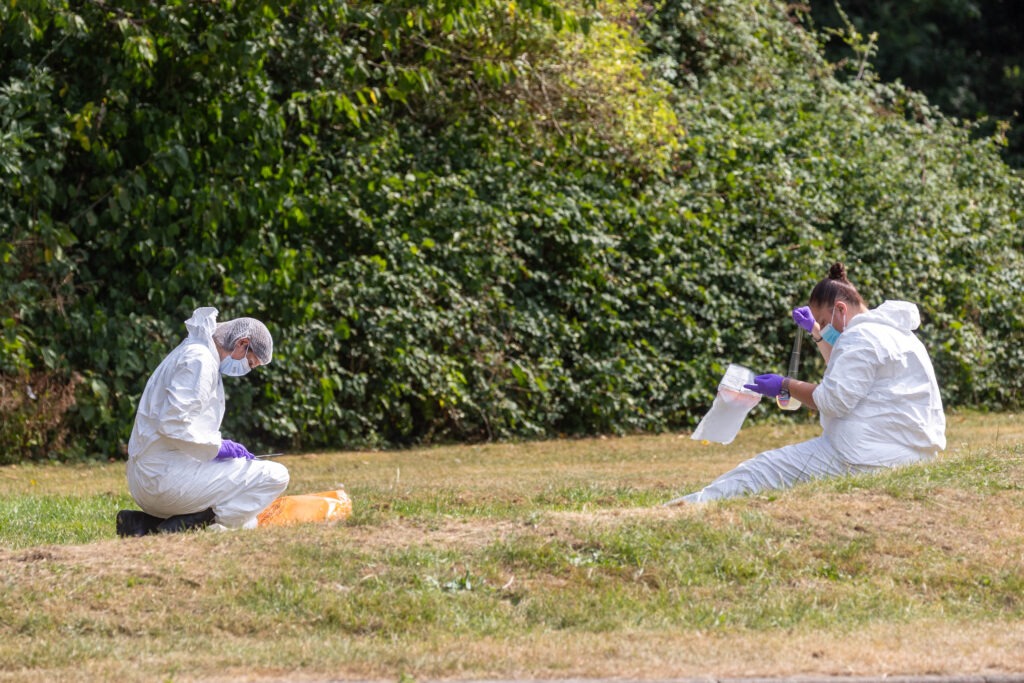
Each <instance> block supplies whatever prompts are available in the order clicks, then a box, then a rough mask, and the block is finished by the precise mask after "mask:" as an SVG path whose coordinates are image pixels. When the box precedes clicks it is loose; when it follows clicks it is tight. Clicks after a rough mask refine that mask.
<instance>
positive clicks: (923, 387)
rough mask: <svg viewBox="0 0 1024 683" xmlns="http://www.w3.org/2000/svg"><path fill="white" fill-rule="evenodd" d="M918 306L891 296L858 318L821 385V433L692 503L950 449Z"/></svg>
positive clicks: (728, 476)
mask: <svg viewBox="0 0 1024 683" xmlns="http://www.w3.org/2000/svg"><path fill="white" fill-rule="evenodd" d="M920 324H921V316H920V313H919V312H918V310H917V306H916V305H915V304H913V303H910V302H906V301H886V302H885V303H883V304H882V305H881V306H879V307H878V308H875V309H872V310H870V311H868V312H866V313H861V314H860V315H857V316H854V317H853V318H852V319H851V320H850V321H849V323H848V325H847V326H846V328H845V329H844V331H843V333H842V334H841V335H840V336H839V339H838V341H836V344H835V346H834V347H833V349H832V355H831V356H830V358H829V362H828V366H827V367H826V369H825V376H824V377H823V378H822V380H821V383H820V384H819V385H818V386H817V388H815V390H814V403H815V404H816V405H817V407H818V411H819V413H820V416H821V427H822V434H821V436H819V437H817V438H814V439H811V440H810V441H804V442H802V443H798V444H794V445H792V446H784V447H782V448H778V449H775V450H771V451H766V452H764V453H761V454H760V455H758V456H756V457H754V458H751V459H750V460H747V461H746V462H744V463H742V464H740V465H739V466H738V467H736V468H735V469H733V470H732V471H730V472H727V473H725V474H723V475H722V476H720V477H719V478H718V479H716V480H715V481H713V482H712V483H711V484H709V485H708V486H706V487H705V488H704V489H702V490H701V491H697V492H695V493H691V494H689V495H687V496H684V497H683V500H684V501H686V502H691V503H699V502H705V501H709V500H715V499H718V498H730V497H733V496H740V495H744V494H748V493H754V492H757V491H762V490H765V489H781V488H788V487H790V486H792V485H794V484H796V483H799V482H802V481H807V480H809V479H815V478H820V477H830V476H838V475H844V474H853V473H859V472H870V471H873V470H878V469H881V468H886V467H896V466H898V465H905V464H909V463H914V462H918V461H923V460H930V459H932V458H933V457H935V455H936V454H937V453H938V452H939V451H941V450H943V449H944V448H945V447H946V435H945V433H946V417H945V414H944V413H943V410H942V398H941V396H940V395H939V385H938V383H937V382H936V381H935V371H934V369H933V368H932V362H931V359H930V358H929V356H928V351H927V350H926V349H925V348H924V345H923V344H922V343H921V341H920V340H919V339H918V338H917V337H916V336H915V335H914V333H913V330H916V329H917V328H918V326H920Z"/></svg>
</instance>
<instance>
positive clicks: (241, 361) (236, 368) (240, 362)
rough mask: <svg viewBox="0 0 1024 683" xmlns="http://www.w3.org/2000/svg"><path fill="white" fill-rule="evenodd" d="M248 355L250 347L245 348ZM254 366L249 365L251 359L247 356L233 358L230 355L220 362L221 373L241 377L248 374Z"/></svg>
mask: <svg viewBox="0 0 1024 683" xmlns="http://www.w3.org/2000/svg"><path fill="white" fill-rule="evenodd" d="M245 353H246V355H248V353H249V347H246V349H245ZM250 370H252V368H250V367H249V359H248V358H246V357H245V356H242V357H241V358H232V357H231V356H228V357H227V358H225V359H224V360H222V361H221V362H220V374H222V375H224V376H225V377H241V376H242V375H246V374H248V373H249V371H250Z"/></svg>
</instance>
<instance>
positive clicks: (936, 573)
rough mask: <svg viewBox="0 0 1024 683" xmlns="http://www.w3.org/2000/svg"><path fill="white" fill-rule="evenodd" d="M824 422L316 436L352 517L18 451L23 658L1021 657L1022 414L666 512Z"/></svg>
mask: <svg viewBox="0 0 1024 683" xmlns="http://www.w3.org/2000/svg"><path fill="white" fill-rule="evenodd" d="M817 433H818V427H817V426H816V425H815V424H812V423H809V422H808V423H802V424H775V425H762V426H756V427H748V428H746V429H744V431H743V432H742V433H741V434H740V436H739V437H738V438H737V439H736V441H734V442H733V443H732V444H730V445H729V446H721V445H716V444H701V443H698V442H695V441H692V440H691V439H689V435H688V434H670V435H661V436H637V437H627V438H608V439H587V440H559V441H550V442H539V443H523V444H500V445H483V446H458V447H443V448H430V449H421V450H410V451H401V452H372V453H371V452H359V453H353V452H337V453H313V454H305V455H300V456H295V457H290V458H286V459H283V460H282V462H285V463H286V464H287V465H288V466H289V469H290V471H291V473H292V483H291V486H290V489H289V491H290V492H292V493H302V492H312V491H318V490H324V489H329V488H332V487H335V486H337V485H339V484H343V485H344V486H345V488H346V490H347V491H348V492H349V494H350V496H351V497H352V499H353V503H354V510H355V513H354V515H353V518H352V519H351V520H349V521H348V522H345V523H341V524H336V525H308V526H301V527H293V528H288V529H280V528H279V529H261V530H255V531H248V532H233V533H221V534H217V533H199V534H187V535H171V536H162V537H147V538H143V539H117V538H116V537H115V535H114V521H113V520H114V514H115V513H116V511H117V510H118V509H119V508H122V507H134V506H132V504H131V501H130V498H129V496H128V494H127V489H126V485H125V483H124V464H123V463H114V464H103V465H95V466H91V467H88V466H74V467H71V466H16V467H5V468H0V681H6V680H26V681H30V680H31V681H35V680H39V681H52V680H119V681H135V680H138V681H152V680H175V681H192V680H208V681H260V680H266V681H269V680H288V681H304V680H331V679H374V680H400V679H401V680H408V679H409V678H412V679H418V680H428V679H458V678H473V679H481V678H502V679H509V678H530V679H539V678H555V677H572V678H577V677H601V678H665V677H691V676H715V677H735V676H780V675H787V676H799V675H815V674H830V675H871V676H882V675H911V674H968V673H969V674H979V673H983V674H1006V673H1020V672H1024V421H1022V420H1021V416H1019V415H1012V414H995V415H993V414H978V413H962V414H951V415H949V427H948V431H947V436H948V438H949V448H948V449H947V451H946V452H945V453H944V454H943V456H942V457H941V458H940V459H939V460H937V461H935V462H933V463H929V464H927V465H920V466H914V467H909V468H905V469H902V470H897V471H892V472H886V473H882V474H878V475H873V476H858V477H848V478H842V479H836V480H830V481H822V482H815V483H812V484H807V485H803V486H799V487H797V488H795V489H793V490H791V491H786V492H775V493H767V494H763V495H758V496H753V497H749V498H743V499H736V500H731V501H725V502H722V503H713V504H709V505H706V506H702V507H679V508H663V507H659V504H660V503H662V502H664V501H666V500H668V499H670V498H672V497H674V496H676V495H679V494H681V493H684V492H688V491H690V490H693V489H696V488H698V487H699V486H701V485H703V484H705V483H707V482H709V481H710V480H711V479H713V478H714V477H715V476H717V475H718V474H720V473H722V472H724V471H725V470H727V469H729V468H730V467H732V466H733V465H735V464H736V463H738V462H740V461H741V460H742V459H745V458H746V457H749V456H752V455H754V454H756V453H757V452H759V451H761V450H765V449H767V448H772V447H775V446H779V445H783V444H786V443H791V442H794V441H797V440H801V439H805V438H809V437H811V436H813V435H815V434H817Z"/></svg>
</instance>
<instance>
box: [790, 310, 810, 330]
mask: <svg viewBox="0 0 1024 683" xmlns="http://www.w3.org/2000/svg"><path fill="white" fill-rule="evenodd" d="M793 320H795V321H796V324H797V325H799V326H800V327H802V328H803V329H805V330H806V331H807V332H811V331H812V330H813V329H814V316H813V315H811V307H810V306H801V307H800V308H794V309H793Z"/></svg>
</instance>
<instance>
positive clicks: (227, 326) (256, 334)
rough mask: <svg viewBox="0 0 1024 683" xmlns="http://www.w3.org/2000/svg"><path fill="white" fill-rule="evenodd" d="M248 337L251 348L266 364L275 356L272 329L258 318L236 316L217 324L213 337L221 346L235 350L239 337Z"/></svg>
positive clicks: (261, 361)
mask: <svg viewBox="0 0 1024 683" xmlns="http://www.w3.org/2000/svg"><path fill="white" fill-rule="evenodd" d="M246 337H248V339H249V349H250V350H252V352H253V353H255V354H256V357H257V358H259V359H260V363H262V364H263V365H266V364H267V363H269V362H270V359H271V358H272V357H273V356H274V339H273V337H271V336H270V330H268V329H267V326H266V325H264V324H263V323H261V322H260V321H259V320H256V318H235V319H234V320H226V321H224V322H222V323H219V324H218V325H217V330H216V332H214V333H213V338H214V339H215V340H216V341H217V343H218V344H220V345H221V347H223V348H225V349H228V350H233V349H234V348H235V344H237V343H238V340H239V339H243V338H246Z"/></svg>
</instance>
